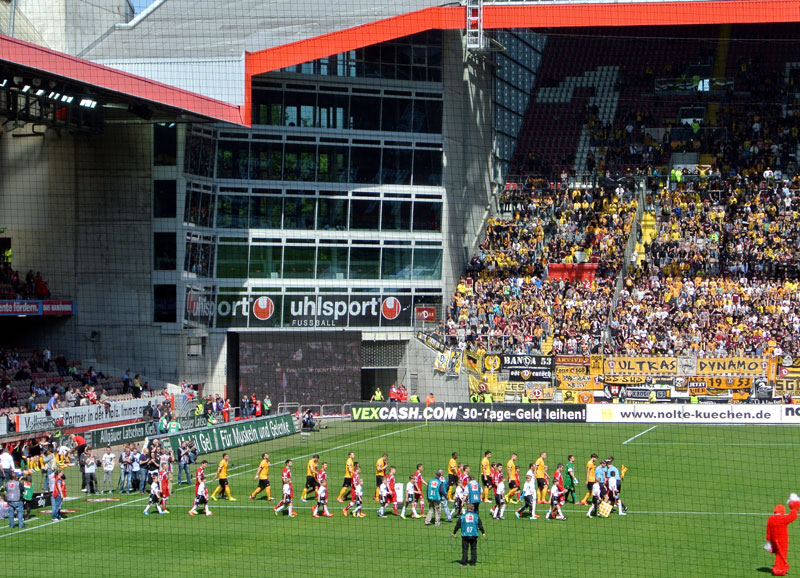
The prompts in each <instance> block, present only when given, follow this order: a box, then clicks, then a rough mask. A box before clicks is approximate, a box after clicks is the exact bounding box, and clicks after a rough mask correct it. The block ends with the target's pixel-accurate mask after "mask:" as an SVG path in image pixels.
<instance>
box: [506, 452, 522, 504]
mask: <svg viewBox="0 0 800 578" xmlns="http://www.w3.org/2000/svg"><path fill="white" fill-rule="evenodd" d="M506 473H507V474H508V478H507V479H508V493H507V494H506V502H510V503H512V504H518V503H519V499H516V500H515V499H513V498H514V496H519V468H518V467H517V454H516V453H512V454H511V459H510V460H508V462H507V463H506Z"/></svg>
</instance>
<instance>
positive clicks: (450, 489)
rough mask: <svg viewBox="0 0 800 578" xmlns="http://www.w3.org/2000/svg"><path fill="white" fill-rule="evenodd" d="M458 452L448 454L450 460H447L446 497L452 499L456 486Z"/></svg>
mask: <svg viewBox="0 0 800 578" xmlns="http://www.w3.org/2000/svg"><path fill="white" fill-rule="evenodd" d="M458 474H459V471H458V452H453V453H452V454H450V461H449V462H447V499H448V500H449V501H451V502H452V501H453V493H454V492H455V491H456V486H458V477H459V476H458Z"/></svg>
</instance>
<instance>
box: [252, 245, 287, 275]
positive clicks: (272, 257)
mask: <svg viewBox="0 0 800 578" xmlns="http://www.w3.org/2000/svg"><path fill="white" fill-rule="evenodd" d="M282 252H283V247H281V246H280V245H252V246H251V247H250V277H251V278H254V279H278V278H279V277H280V276H281V253H282Z"/></svg>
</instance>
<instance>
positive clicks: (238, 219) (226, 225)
mask: <svg viewBox="0 0 800 578" xmlns="http://www.w3.org/2000/svg"><path fill="white" fill-rule="evenodd" d="M249 205H250V199H249V198H248V197H246V196H244V195H219V196H218V197H217V227H219V228H221V229H246V228H247V226H248V220H247V209H248V206H249Z"/></svg>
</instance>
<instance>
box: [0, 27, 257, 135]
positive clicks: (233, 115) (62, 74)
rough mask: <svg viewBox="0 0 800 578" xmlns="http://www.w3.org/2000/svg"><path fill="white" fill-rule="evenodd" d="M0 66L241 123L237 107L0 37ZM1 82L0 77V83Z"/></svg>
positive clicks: (124, 98) (119, 97)
mask: <svg viewBox="0 0 800 578" xmlns="http://www.w3.org/2000/svg"><path fill="white" fill-rule="evenodd" d="M0 64H3V65H4V66H3V67H2V69H3V70H4V72H5V74H6V75H7V76H9V77H13V76H17V75H19V76H30V77H44V79H46V80H55V79H57V80H59V81H67V82H69V83H70V84H71V85H73V86H75V87H81V88H84V89H88V90H91V91H92V92H93V93H96V94H98V95H103V94H105V95H106V96H107V97H111V98H114V99H115V100H118V101H121V102H125V103H132V104H136V103H140V102H143V103H148V104H152V105H158V106H161V107H165V108H169V109H172V110H173V111H175V112H178V113H183V112H186V113H190V114H194V115H196V116H198V117H202V118H207V119H212V120H221V121H225V122H230V123H234V124H242V116H241V109H240V107H238V106H234V105H231V104H228V103H226V102H220V101H218V100H214V99H211V98H208V97H206V96H203V95H200V94H194V93H191V92H188V91H185V90H182V89H180V88H175V87H174V86H168V85H166V84H162V83H160V82H155V81H153V80H150V79H148V78H142V77H140V76H135V75H133V74H128V73H127V72H122V71H120V70H116V69H114V68H109V67H107V66H102V65H100V64H96V63H94V62H89V61H88V60H83V59H80V58H76V57H74V56H69V55H67V54H63V53H60V52H56V51H54V50H50V49H49V48H43V47H41V46H37V45H35V44H30V43H28V42H23V41H22V40H17V39H16V38H9V37H8V36H3V35H0ZM3 81H4V79H2V78H0V82H3Z"/></svg>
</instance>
